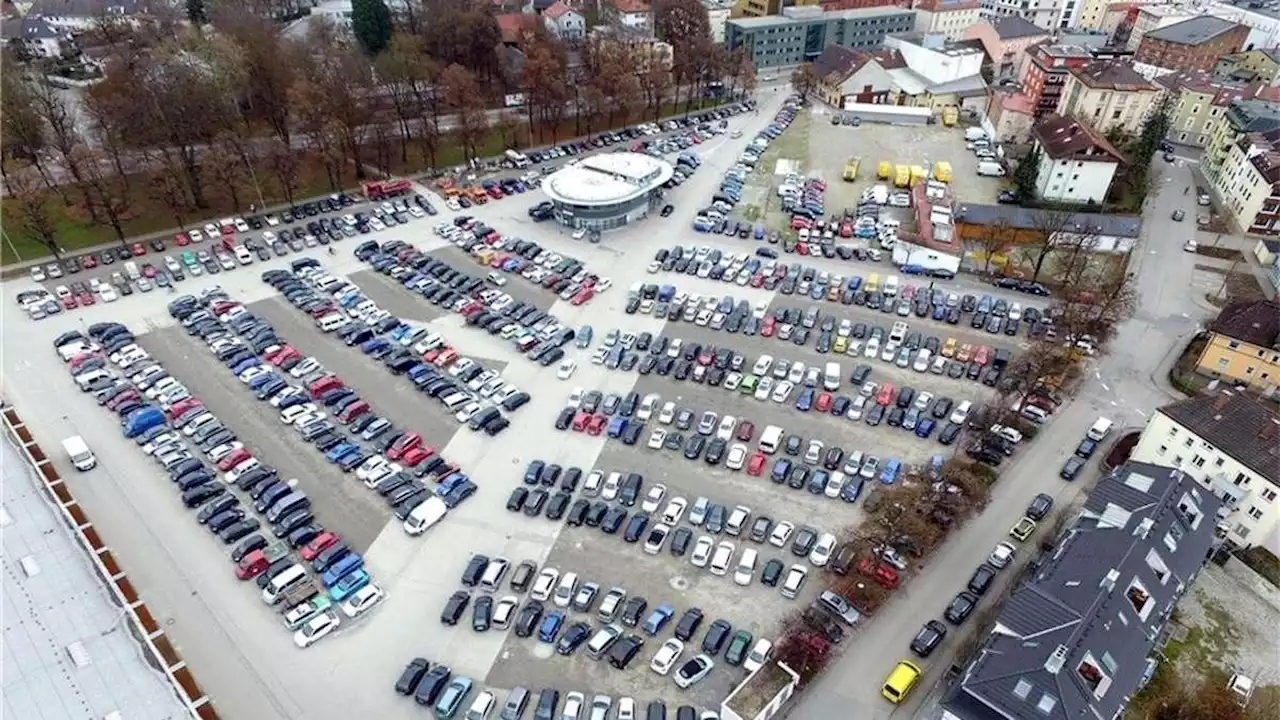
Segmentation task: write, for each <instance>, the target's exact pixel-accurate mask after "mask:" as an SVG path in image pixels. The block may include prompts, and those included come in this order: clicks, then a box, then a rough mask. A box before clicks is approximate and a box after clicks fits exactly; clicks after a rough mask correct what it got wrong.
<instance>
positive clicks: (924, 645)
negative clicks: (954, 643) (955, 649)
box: [911, 620, 947, 658]
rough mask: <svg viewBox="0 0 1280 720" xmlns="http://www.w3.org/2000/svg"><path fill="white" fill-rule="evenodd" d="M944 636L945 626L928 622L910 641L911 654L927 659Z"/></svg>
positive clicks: (934, 621)
mask: <svg viewBox="0 0 1280 720" xmlns="http://www.w3.org/2000/svg"><path fill="white" fill-rule="evenodd" d="M946 636H947V626H946V625H943V624H942V623H940V622H938V621H937V620H930V621H929V622H927V623H925V624H924V627H922V628H920V632H918V633H916V636H915V639H913V640H912V641H911V652H913V653H915V654H916V655H917V656H919V657H922V658H923V657H929V655H930V654H931V653H933V651H934V650H935V649H936V648H937V647H938V645H941V644H942V640H943V638H945V637H946Z"/></svg>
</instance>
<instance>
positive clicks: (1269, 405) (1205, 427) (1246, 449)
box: [1160, 390, 1280, 480]
mask: <svg viewBox="0 0 1280 720" xmlns="http://www.w3.org/2000/svg"><path fill="white" fill-rule="evenodd" d="M1160 412H1162V413H1164V414H1165V415H1167V416H1169V418H1170V419H1172V420H1173V421H1174V422H1176V423H1178V424H1179V425H1181V426H1183V427H1185V428H1186V429H1188V430H1190V431H1191V432H1193V433H1195V434H1196V436H1197V437H1199V438H1200V439H1201V440H1204V441H1205V442H1207V443H1209V444H1210V445H1212V446H1214V447H1215V448H1217V449H1219V450H1221V451H1222V452H1223V453H1224V454H1225V455H1228V456H1230V457H1232V458H1234V459H1235V460H1236V461H1237V462H1239V463H1240V464H1241V465H1244V466H1245V467H1247V468H1249V469H1250V470H1252V471H1254V472H1256V473H1258V474H1259V475H1261V476H1262V477H1264V478H1270V479H1272V480H1274V479H1276V478H1280V406H1277V405H1276V403H1275V402H1274V401H1272V400H1264V399H1262V398H1260V397H1258V396H1256V395H1254V394H1252V393H1247V392H1244V391H1241V390H1219V391H1218V392H1215V393H1211V394H1207V395H1195V396H1192V397H1189V398H1187V399H1186V400H1179V401H1178V402H1175V403H1171V404H1169V405H1165V406H1164V407H1162V408H1160Z"/></svg>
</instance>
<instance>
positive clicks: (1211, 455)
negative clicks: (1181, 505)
mask: <svg viewBox="0 0 1280 720" xmlns="http://www.w3.org/2000/svg"><path fill="white" fill-rule="evenodd" d="M1272 310H1273V311H1274V310H1275V308H1274V307H1273V308H1272ZM1271 351H1272V352H1275V350H1274V348H1273V349H1272V350H1271ZM1278 408H1280V406H1277V405H1276V404H1275V401H1273V400H1270V399H1266V398H1262V397H1259V396H1258V395H1257V394H1255V393H1251V392H1245V391H1241V390H1234V389H1220V390H1215V391H1213V392H1209V393H1205V394H1203V395H1195V396H1193V397H1190V398H1187V399H1186V400H1179V401H1178V402H1175V403H1171V404H1169V405H1165V406H1164V407H1162V408H1160V409H1158V410H1156V411H1155V412H1154V413H1152V415H1151V418H1150V419H1149V420H1147V425H1146V427H1145V428H1143V430H1142V435H1141V437H1139V439H1138V444H1137V445H1136V446H1135V447H1134V448H1133V452H1132V454H1131V455H1130V457H1131V459H1133V460H1135V461H1138V462H1149V463H1154V464H1157V465H1165V466H1169V467H1173V468H1176V469H1178V470H1181V471H1182V472H1184V473H1186V474H1187V475H1188V476H1189V477H1191V478H1192V479H1194V480H1195V481H1196V483H1198V484H1199V486H1200V487H1201V488H1204V489H1205V490H1207V491H1209V492H1211V493H1213V495H1214V496H1216V497H1217V498H1220V499H1221V502H1222V504H1223V508H1222V511H1221V512H1220V514H1219V515H1218V519H1220V520H1221V521H1222V522H1223V524H1224V526H1225V530H1226V534H1225V540H1226V542H1228V543H1229V544H1231V545H1234V546H1236V547H1241V548H1244V547H1250V546H1253V545H1262V546H1264V547H1266V548H1268V549H1269V550H1271V552H1273V553H1280V499H1277V496H1278V495H1280V449H1278V448H1280V411H1278Z"/></svg>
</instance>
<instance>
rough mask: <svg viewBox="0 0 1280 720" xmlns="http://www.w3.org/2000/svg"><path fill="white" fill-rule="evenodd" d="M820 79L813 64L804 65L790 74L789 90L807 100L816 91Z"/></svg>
mask: <svg viewBox="0 0 1280 720" xmlns="http://www.w3.org/2000/svg"><path fill="white" fill-rule="evenodd" d="M819 81H820V78H819V77H818V73H817V72H816V71H815V70H814V69H813V63H805V64H803V65H801V66H800V67H798V68H796V69H795V70H793V71H792V72H791V89H792V90H794V91H795V92H796V94H797V95H799V96H800V97H801V98H804V99H808V97H809V95H810V93H812V92H814V91H815V90H817V89H818V83H819Z"/></svg>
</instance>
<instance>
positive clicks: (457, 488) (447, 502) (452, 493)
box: [440, 477, 476, 508]
mask: <svg viewBox="0 0 1280 720" xmlns="http://www.w3.org/2000/svg"><path fill="white" fill-rule="evenodd" d="M475 492H476V484H475V483H473V482H471V481H470V480H468V479H466V477H463V478H462V481H461V482H459V483H455V484H454V485H453V487H452V488H450V490H449V492H448V493H446V494H445V495H442V496H441V497H440V499H441V500H443V501H444V506H445V507H448V508H455V507H457V506H458V505H459V504H460V503H461V502H462V501H463V500H466V499H467V498H469V497H471V496H472V495H474V494H475Z"/></svg>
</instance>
